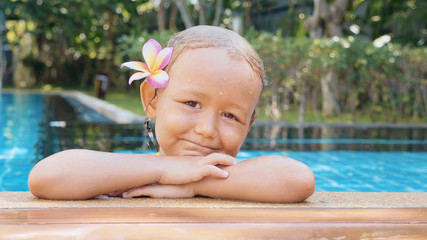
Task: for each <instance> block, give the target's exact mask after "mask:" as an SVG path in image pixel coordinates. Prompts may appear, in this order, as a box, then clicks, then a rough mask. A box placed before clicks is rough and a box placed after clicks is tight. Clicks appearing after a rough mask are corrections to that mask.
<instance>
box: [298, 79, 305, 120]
mask: <svg viewBox="0 0 427 240" xmlns="http://www.w3.org/2000/svg"><path fill="white" fill-rule="evenodd" d="M303 84H304V85H303V86H302V89H301V100H300V104H299V111H298V122H299V123H304V121H305V118H304V114H305V106H306V100H307V88H306V86H305V83H303Z"/></svg>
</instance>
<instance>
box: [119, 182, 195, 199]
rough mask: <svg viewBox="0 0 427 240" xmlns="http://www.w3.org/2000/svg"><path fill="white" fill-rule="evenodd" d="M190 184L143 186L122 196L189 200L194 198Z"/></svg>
mask: <svg viewBox="0 0 427 240" xmlns="http://www.w3.org/2000/svg"><path fill="white" fill-rule="evenodd" d="M194 195H195V193H194V189H193V187H192V184H183V185H161V184H154V185H145V186H142V187H137V188H133V189H131V190H129V191H127V192H124V193H123V194H122V197H124V198H134V197H142V196H146V197H152V198H191V197H194Z"/></svg>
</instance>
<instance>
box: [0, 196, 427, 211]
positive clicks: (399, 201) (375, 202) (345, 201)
mask: <svg viewBox="0 0 427 240" xmlns="http://www.w3.org/2000/svg"><path fill="white" fill-rule="evenodd" d="M426 200H427V193H424V192H417V193H392V192H384V193H380V192H316V193H314V194H313V195H312V196H311V197H310V198H308V199H307V200H306V201H304V202H302V203H263V202H248V201H234V200H222V199H210V198H200V197H197V198H188V199H153V198H135V199H122V198H115V197H107V196H100V197H97V198H95V199H90V200H79V201H74V200H73V201H70V200H45V199H39V198H36V197H34V196H33V195H32V194H31V193H30V192H0V209H40V208H42V209H43V208H126V207H129V208H135V207H144V208H147V207H156V208H249V209H250V208H289V209H342V208H344V209H352V208H376V209H378V208H426V207H427V201H426Z"/></svg>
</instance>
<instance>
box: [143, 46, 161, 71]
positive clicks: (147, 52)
mask: <svg viewBox="0 0 427 240" xmlns="http://www.w3.org/2000/svg"><path fill="white" fill-rule="evenodd" d="M161 50H162V46H160V43H158V42H157V41H156V40H154V39H150V40H148V41H147V42H146V43H145V44H144V46H143V47H142V56H143V57H144V60H145V62H146V63H147V65H148V68H149V69H150V71H152V72H155V70H154V69H153V66H154V64H155V63H156V58H157V55H158V54H159V52H160V51H161Z"/></svg>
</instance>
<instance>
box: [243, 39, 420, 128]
mask: <svg viewBox="0 0 427 240" xmlns="http://www.w3.org/2000/svg"><path fill="white" fill-rule="evenodd" d="M246 38H247V39H248V41H249V42H251V44H252V45H253V46H254V48H255V49H256V50H257V51H258V53H259V54H260V55H261V57H262V58H263V59H264V62H265V65H266V73H267V78H268V80H269V82H270V85H269V86H267V87H266V88H265V91H264V95H263V99H262V100H261V106H262V107H263V108H264V109H265V110H266V111H269V110H271V109H272V106H277V107H278V108H279V112H281V113H286V110H287V109H291V108H294V109H295V107H296V106H298V105H299V104H301V99H302V96H303V95H304V94H305V97H307V98H308V100H307V102H308V103H309V105H310V107H311V109H312V110H314V111H315V112H316V111H317V109H319V108H320V106H321V102H322V95H321V91H320V77H321V75H322V74H323V73H325V72H328V71H333V72H334V73H335V74H336V75H337V76H338V82H337V86H336V89H337V98H338V100H339V104H340V109H341V110H342V111H343V112H348V113H356V111H360V110H363V111H366V112H367V113H369V116H371V121H373V122H375V121H377V116H379V115H385V116H386V117H387V118H386V119H388V120H389V121H390V122H395V121H397V119H398V118H408V117H409V118H413V119H422V118H425V117H426V116H427V98H426V96H427V85H426V84H427V70H426V69H427V62H426V61H425V59H427V48H411V47H408V46H406V47H402V46H401V45H399V44H392V43H388V44H385V45H384V46H382V47H375V46H374V45H373V43H372V42H370V41H368V40H365V39H356V38H353V37H348V38H341V39H338V38H337V39H314V40H313V39H301V38H283V37H281V34H280V33H278V34H270V33H258V34H257V33H256V32H248V34H247V35H246ZM275 95H276V97H274V96H275ZM275 101H276V102H275ZM272 113H273V111H272V110H271V112H269V113H267V115H268V114H272ZM279 117H280V116H279ZM282 118H283V117H280V119H282ZM355 118H357V116H355Z"/></svg>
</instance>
